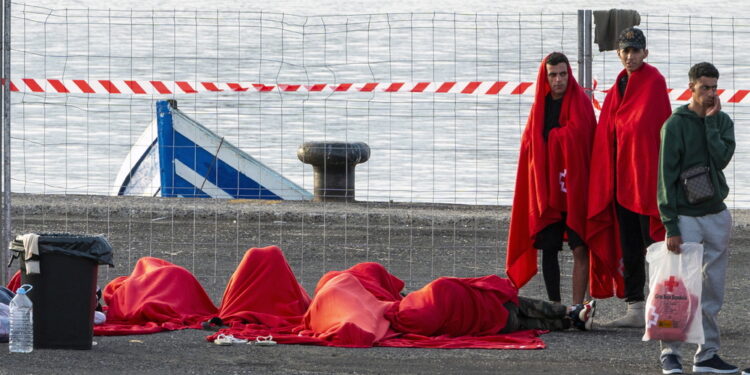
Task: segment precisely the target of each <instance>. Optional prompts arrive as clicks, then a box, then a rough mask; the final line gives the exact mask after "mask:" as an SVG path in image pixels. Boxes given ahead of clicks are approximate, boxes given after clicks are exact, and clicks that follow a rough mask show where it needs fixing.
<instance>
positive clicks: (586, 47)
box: [583, 9, 594, 98]
mask: <svg viewBox="0 0 750 375" xmlns="http://www.w3.org/2000/svg"><path fill="white" fill-rule="evenodd" d="M592 17H593V14H592V12H591V9H586V12H585V14H584V17H583V18H584V21H583V34H584V38H583V40H584V44H583V60H584V67H585V68H584V70H585V72H584V81H583V85H584V87H585V88H586V93H587V94H588V95H589V98H590V97H591V96H592V95H594V92H593V86H592V76H593V72H592V69H593V68H592V66H593V64H594V57H593V55H592V53H591V45H592V44H593V43H594V40H593V39H592V34H593V33H592V32H591V24H592V23H593V22H592Z"/></svg>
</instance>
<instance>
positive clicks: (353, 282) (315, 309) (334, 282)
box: [304, 272, 394, 347]
mask: <svg viewBox="0 0 750 375" xmlns="http://www.w3.org/2000/svg"><path fill="white" fill-rule="evenodd" d="M393 303H394V302H385V301H381V300H378V299H377V298H375V296H374V295H373V294H372V293H370V292H369V291H368V290H367V289H365V287H364V286H363V285H362V283H361V282H360V280H358V279H357V277H356V276H354V275H352V274H351V273H347V272H341V273H339V274H338V275H334V276H333V277H330V278H327V279H326V280H325V283H324V284H323V285H322V286H321V287H320V288H319V290H318V292H317V293H316V294H315V299H313V302H312V304H311V305H310V309H309V310H308V311H307V313H306V314H305V321H304V324H305V329H306V331H307V332H306V333H308V334H310V335H312V336H313V337H317V338H320V339H322V340H324V341H326V344H328V345H333V346H346V347H371V346H373V344H374V343H376V342H378V341H380V340H381V339H383V337H385V335H386V333H387V332H388V328H389V326H390V323H389V322H388V320H386V319H385V311H386V309H388V308H389V307H390V306H391V305H392V304H393Z"/></svg>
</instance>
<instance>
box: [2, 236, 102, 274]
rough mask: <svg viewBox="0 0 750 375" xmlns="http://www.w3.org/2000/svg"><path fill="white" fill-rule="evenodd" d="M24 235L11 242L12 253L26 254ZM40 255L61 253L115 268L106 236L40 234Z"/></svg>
mask: <svg viewBox="0 0 750 375" xmlns="http://www.w3.org/2000/svg"><path fill="white" fill-rule="evenodd" d="M23 237H24V236H23V235H21V236H17V237H16V239H15V240H13V242H11V246H10V249H11V251H15V252H19V253H24V252H25V251H26V250H25V248H24V244H23ZM37 246H38V248H39V255H41V254H45V253H59V254H65V255H70V256H77V257H82V258H88V259H92V260H95V261H96V262H97V263H99V264H108V265H109V266H110V267H114V266H115V264H114V262H113V261H112V246H111V245H110V244H109V242H108V241H107V239H106V238H104V236H101V235H99V236H91V235H79V234H70V233H40V234H39V239H38V245H37Z"/></svg>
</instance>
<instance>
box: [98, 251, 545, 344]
mask: <svg viewBox="0 0 750 375" xmlns="http://www.w3.org/2000/svg"><path fill="white" fill-rule="evenodd" d="M403 285H404V284H403V282H402V281H401V280H399V279H398V278H396V277H395V276H393V275H391V274H390V273H389V272H388V271H387V270H386V269H385V268H384V267H383V266H381V265H380V264H377V263H362V264H358V265H355V266H353V267H352V268H350V269H348V270H346V271H334V272H329V273H328V274H326V275H325V276H324V277H323V278H321V280H320V282H319V284H318V287H317V288H316V290H317V293H316V295H315V298H314V299H313V300H312V301H310V299H309V297H308V296H307V294H306V293H305V291H304V289H302V287H301V286H300V285H299V284H298V283H297V281H296V278H295V277H294V274H293V273H292V272H291V269H290V267H289V265H288V264H287V263H286V259H285V258H284V256H283V254H282V253H281V250H279V249H278V248H277V247H273V246H271V247H268V248H263V249H251V250H249V251H248V252H247V253H246V254H245V257H244V258H243V260H242V262H241V263H240V265H239V266H238V267H237V270H236V271H235V273H234V274H233V275H232V278H231V280H230V282H229V283H228V285H227V288H226V290H225V292H224V297H223V301H222V307H221V309H216V308H215V307H214V306H213V304H211V302H210V300H209V299H208V296H207V295H206V294H205V292H204V290H203V288H202V287H201V286H200V284H198V281H197V280H196V279H195V277H193V275H191V274H190V273H189V272H188V271H187V270H185V269H184V268H182V267H178V266H175V265H173V264H171V263H169V262H166V261H163V260H160V259H156V258H142V259H140V260H139V261H138V263H137V264H136V267H135V269H134V270H133V273H132V274H131V275H130V276H128V277H120V278H117V279H115V280H113V281H112V282H111V283H109V284H108V285H107V286H106V287H105V288H104V300H105V302H107V303H108V305H109V306H108V307H109V311H108V322H107V324H105V325H103V326H96V327H95V333H96V334H97V335H125V334H143V333H152V332H158V331H163V330H171V329H180V328H186V327H191V328H199V324H198V323H200V322H202V321H205V320H207V319H209V318H211V317H213V316H217V315H218V316H220V317H222V318H223V320H224V321H226V322H229V323H230V324H231V326H230V327H229V328H225V329H222V330H220V331H219V332H217V333H216V334H214V335H212V336H209V337H207V339H208V340H209V341H213V339H215V338H216V336H218V334H220V333H224V334H232V335H234V336H235V337H238V338H245V339H250V340H253V339H255V338H256V337H258V336H266V335H269V334H270V335H273V339H274V340H275V341H277V342H279V343H282V344H309V345H328V346H345V347H370V346H393V347H421V348H488V349H489V348H494V349H500V348H503V349H505V348H514V349H537V348H543V347H544V343H543V342H542V340H540V339H539V338H538V337H537V336H538V333H539V332H537V331H524V332H515V333H512V334H502V335H501V334H497V332H499V331H500V330H501V329H502V328H503V327H504V325H505V321H506V319H507V314H508V312H507V311H506V310H505V308H504V307H503V306H502V305H503V303H505V302H508V301H513V302H516V303H517V290H516V289H515V288H514V287H513V286H512V283H511V282H510V280H508V279H502V278H499V277H497V276H486V277H480V278H466V279H461V278H440V279H438V280H436V281H434V282H432V283H430V284H428V285H427V286H426V287H424V288H423V289H421V290H419V291H416V292H413V293H411V294H409V295H408V296H407V297H405V298H403V299H402V297H401V295H400V292H401V289H402V288H403ZM303 314H304V315H303Z"/></svg>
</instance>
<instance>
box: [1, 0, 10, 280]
mask: <svg viewBox="0 0 750 375" xmlns="http://www.w3.org/2000/svg"><path fill="white" fill-rule="evenodd" d="M2 1H3V6H2V10H0V12H2V17H0V20H2V21H1V22H2V24H3V30H2V54H1V56H0V61H2V64H0V65H2V69H3V72H2V78H3V79H2V89H1V90H0V98H1V99H2V107H0V112H1V113H2V116H1V117H2V121H3V125H2V126H3V130H2V171H3V181H2V191H3V197H2V201H3V204H2V218H3V220H2V228H1V231H0V233H1V235H0V241H2V243H1V244H0V250H1V251H0V253H2V255H0V262H2V263H1V264H2V266H1V267H0V268H1V269H2V272H0V279H1V280H2V285H6V284H7V283H8V277H9V275H8V258H9V253H8V252H9V249H8V244H10V239H11V217H10V208H11V206H10V22H11V21H10V20H11V18H10V3H11V1H10V0H2Z"/></svg>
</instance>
